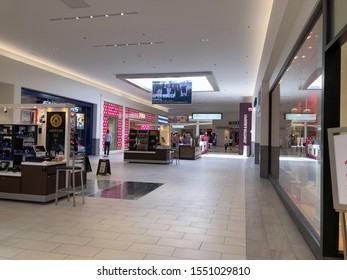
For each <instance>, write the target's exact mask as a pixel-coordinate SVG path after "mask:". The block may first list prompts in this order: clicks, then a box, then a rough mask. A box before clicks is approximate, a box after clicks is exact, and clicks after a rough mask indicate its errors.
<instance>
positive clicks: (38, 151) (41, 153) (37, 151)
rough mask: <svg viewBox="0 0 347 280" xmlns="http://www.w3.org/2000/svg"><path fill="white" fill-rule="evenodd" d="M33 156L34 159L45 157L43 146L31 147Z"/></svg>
mask: <svg viewBox="0 0 347 280" xmlns="http://www.w3.org/2000/svg"><path fill="white" fill-rule="evenodd" d="M33 149H34V152H35V156H36V157H45V156H46V152H47V151H46V148H45V146H43V145H34V146H33Z"/></svg>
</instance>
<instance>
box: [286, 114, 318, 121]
mask: <svg viewBox="0 0 347 280" xmlns="http://www.w3.org/2000/svg"><path fill="white" fill-rule="evenodd" d="M286 120H287V121H294V122H315V121H316V120H317V117H316V114H286Z"/></svg>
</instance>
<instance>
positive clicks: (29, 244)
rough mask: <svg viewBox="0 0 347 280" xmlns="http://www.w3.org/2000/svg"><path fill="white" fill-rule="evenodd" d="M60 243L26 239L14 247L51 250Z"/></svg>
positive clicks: (43, 250)
mask: <svg viewBox="0 0 347 280" xmlns="http://www.w3.org/2000/svg"><path fill="white" fill-rule="evenodd" d="M59 245H60V244H59V243H56V242H49V241H38V240H29V239H26V240H22V241H20V242H18V243H16V244H14V245H13V247H16V248H22V249H27V250H35V251H42V252H50V251H52V250H53V249H54V248H57V247H58V246H59Z"/></svg>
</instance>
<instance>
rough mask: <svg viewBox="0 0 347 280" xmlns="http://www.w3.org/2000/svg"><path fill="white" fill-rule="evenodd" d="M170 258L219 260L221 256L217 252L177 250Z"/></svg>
mask: <svg viewBox="0 0 347 280" xmlns="http://www.w3.org/2000/svg"><path fill="white" fill-rule="evenodd" d="M172 256H173V257H176V258H186V259H191V260H220V259H221V257H222V254H221V253H219V252H209V251H202V250H194V249H186V248H177V249H176V250H175V251H174V253H173V254H172Z"/></svg>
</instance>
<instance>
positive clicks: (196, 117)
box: [192, 113, 223, 120]
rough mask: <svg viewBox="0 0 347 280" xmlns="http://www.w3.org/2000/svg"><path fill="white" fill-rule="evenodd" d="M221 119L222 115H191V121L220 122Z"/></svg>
mask: <svg viewBox="0 0 347 280" xmlns="http://www.w3.org/2000/svg"><path fill="white" fill-rule="evenodd" d="M222 118H223V114H222V113H213V114H211V113H193V114H192V119H193V120H221V119H222Z"/></svg>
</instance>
